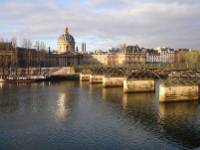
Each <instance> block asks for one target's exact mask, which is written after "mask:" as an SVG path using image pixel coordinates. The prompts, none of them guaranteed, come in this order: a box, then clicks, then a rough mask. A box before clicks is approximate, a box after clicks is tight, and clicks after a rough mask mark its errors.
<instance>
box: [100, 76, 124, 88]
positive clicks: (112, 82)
mask: <svg viewBox="0 0 200 150" xmlns="http://www.w3.org/2000/svg"><path fill="white" fill-rule="evenodd" d="M124 80H125V78H124V77H104V78H103V87H123V82H124Z"/></svg>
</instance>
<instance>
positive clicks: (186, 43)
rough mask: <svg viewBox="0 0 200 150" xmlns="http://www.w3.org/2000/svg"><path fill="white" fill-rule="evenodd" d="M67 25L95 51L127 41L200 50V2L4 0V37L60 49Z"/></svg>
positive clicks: (0, 12) (0, 30)
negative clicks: (30, 40) (57, 45)
mask: <svg viewBox="0 0 200 150" xmlns="http://www.w3.org/2000/svg"><path fill="white" fill-rule="evenodd" d="M65 26H68V27H69V30H70V33H71V34H72V35H73V36H74V37H75V39H76V42H77V43H78V44H80V43H81V42H86V43H87V45H88V49H90V50H94V49H108V48H111V47H116V46H119V45H120V44H123V43H127V44H138V45H140V46H144V47H157V46H168V47H175V48H183V47H186V48H194V49H200V1H199V0H0V38H4V39H10V38H11V37H17V39H18V43H20V40H21V39H23V38H29V39H32V40H33V41H34V40H42V41H45V42H46V43H47V45H48V46H51V47H53V48H56V42H57V41H56V39H57V38H58V36H59V35H60V34H62V33H63V30H64V28H65Z"/></svg>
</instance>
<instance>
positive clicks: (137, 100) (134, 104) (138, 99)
mask: <svg viewBox="0 0 200 150" xmlns="http://www.w3.org/2000/svg"><path fill="white" fill-rule="evenodd" d="M153 100H154V94H153V93H134V94H124V95H123V101H122V106H123V108H124V109H125V110H126V109H133V108H138V109H145V110H146V109H151V108H152V104H153Z"/></svg>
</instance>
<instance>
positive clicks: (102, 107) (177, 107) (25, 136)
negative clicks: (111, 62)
mask: <svg viewBox="0 0 200 150" xmlns="http://www.w3.org/2000/svg"><path fill="white" fill-rule="evenodd" d="M199 106H200V105H199V103H198V102H183V103H169V104H159V103H158V101H157V98H156V95H155V94H151V93H146V94H129V95H127V94H123V92H122V89H121V88H110V89H103V88H102V87H101V85H92V86H91V85H89V84H87V83H79V82H59V83H39V84H32V85H20V86H16V85H0V150H38V149H41V150H43V149H45V150H62V149H67V150H87V149H88V150H104V149H105V150H128V149H142V150H146V149H147V150H159V149H162V150H165V149H166V150H168V149H169V150H170V149H193V148H197V147H199V146H200V107H199Z"/></svg>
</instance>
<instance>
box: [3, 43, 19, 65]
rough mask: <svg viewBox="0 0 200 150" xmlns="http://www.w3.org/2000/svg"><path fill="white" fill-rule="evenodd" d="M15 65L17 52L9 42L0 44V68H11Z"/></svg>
mask: <svg viewBox="0 0 200 150" xmlns="http://www.w3.org/2000/svg"><path fill="white" fill-rule="evenodd" d="M16 64H17V51H16V49H15V47H13V45H12V43H11V42H0V67H1V68H5V67H11V66H16Z"/></svg>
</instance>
